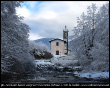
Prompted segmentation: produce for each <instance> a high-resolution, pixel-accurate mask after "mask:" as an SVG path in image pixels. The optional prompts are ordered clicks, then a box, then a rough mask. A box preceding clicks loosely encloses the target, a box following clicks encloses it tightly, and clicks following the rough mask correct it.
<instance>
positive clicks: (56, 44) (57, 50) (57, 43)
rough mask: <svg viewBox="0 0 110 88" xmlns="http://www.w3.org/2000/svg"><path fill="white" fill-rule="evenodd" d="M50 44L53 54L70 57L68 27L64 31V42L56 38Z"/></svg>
mask: <svg viewBox="0 0 110 88" xmlns="http://www.w3.org/2000/svg"><path fill="white" fill-rule="evenodd" d="M49 42H50V48H51V53H52V54H55V55H61V54H66V55H68V54H69V53H70V51H69V50H68V30H67V29H66V26H65V30H63V40H61V39H58V38H56V39H54V40H50V41H49Z"/></svg>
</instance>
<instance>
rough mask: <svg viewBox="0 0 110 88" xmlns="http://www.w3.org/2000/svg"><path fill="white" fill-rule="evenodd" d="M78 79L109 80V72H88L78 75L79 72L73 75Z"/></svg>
mask: <svg viewBox="0 0 110 88" xmlns="http://www.w3.org/2000/svg"><path fill="white" fill-rule="evenodd" d="M73 74H74V75H75V76H77V77H81V78H83V77H85V78H94V79H95V78H105V79H107V78H109V72H93V73H90V72H87V73H78V72H77V71H76V72H74V73H73Z"/></svg>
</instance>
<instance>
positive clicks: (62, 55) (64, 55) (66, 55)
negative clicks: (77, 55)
mask: <svg viewBox="0 0 110 88" xmlns="http://www.w3.org/2000/svg"><path fill="white" fill-rule="evenodd" d="M63 56H67V55H64V54H62V55H55V54H53V57H56V58H58V57H63Z"/></svg>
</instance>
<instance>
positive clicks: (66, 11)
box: [16, 1, 107, 40]
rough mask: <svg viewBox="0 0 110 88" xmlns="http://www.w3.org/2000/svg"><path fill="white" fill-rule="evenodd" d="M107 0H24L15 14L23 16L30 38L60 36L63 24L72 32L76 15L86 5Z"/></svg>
mask: <svg viewBox="0 0 110 88" xmlns="http://www.w3.org/2000/svg"><path fill="white" fill-rule="evenodd" d="M106 2H107V1H25V2H24V3H23V4H21V7H19V8H17V9H16V10H17V14H18V15H20V16H24V20H23V22H24V23H26V24H28V25H29V26H30V28H31V30H30V33H29V35H30V37H29V39H30V40H36V39H40V38H61V39H62V37H63V29H64V28H65V25H66V26H67V29H68V30H69V35H71V34H72V30H73V28H74V27H75V26H76V22H77V17H79V16H80V15H81V14H82V12H85V13H86V12H87V6H90V5H91V4H92V3H96V6H97V7H98V8H99V7H101V6H102V5H103V4H105V3H106Z"/></svg>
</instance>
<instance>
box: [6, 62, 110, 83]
mask: <svg viewBox="0 0 110 88" xmlns="http://www.w3.org/2000/svg"><path fill="white" fill-rule="evenodd" d="M80 71H81V68H78V67H77V68H75V67H71V66H68V67H62V66H57V65H53V64H50V63H48V64H37V66H36V73H35V74H19V75H18V74H15V75H13V76H12V79H11V80H7V81H5V82H4V83H24V84H27V83H33V84H36V83H109V78H106V79H105V78H98V79H93V78H90V77H88V78H87V77H80V76H77V75H78V74H77V75H76V72H78V73H80Z"/></svg>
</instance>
